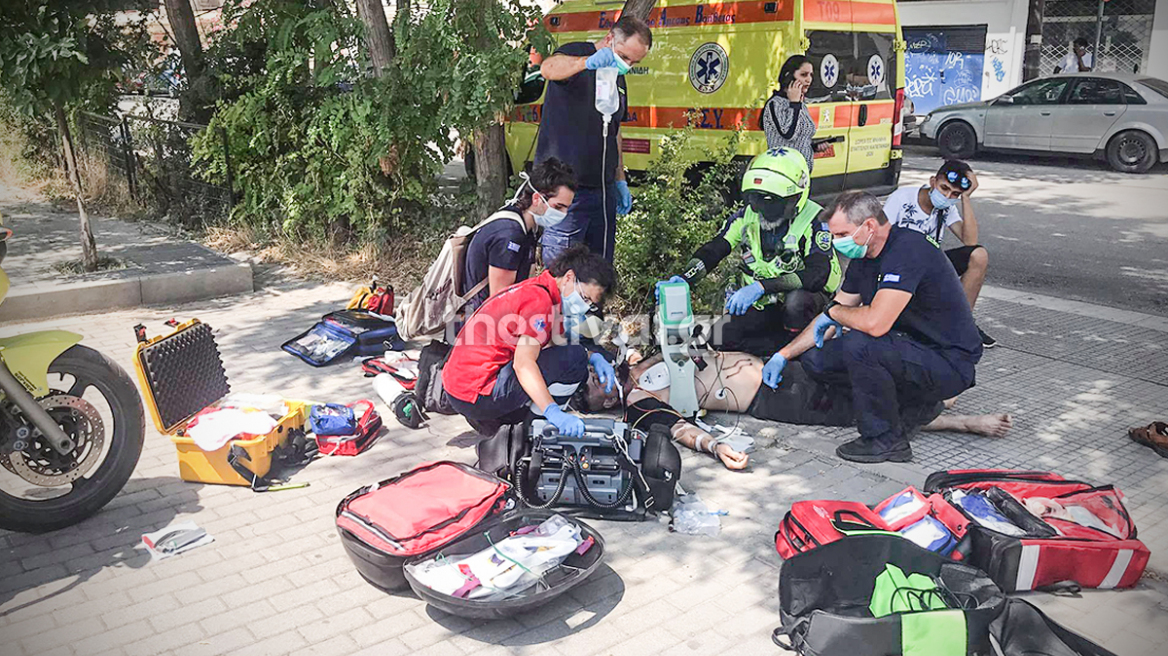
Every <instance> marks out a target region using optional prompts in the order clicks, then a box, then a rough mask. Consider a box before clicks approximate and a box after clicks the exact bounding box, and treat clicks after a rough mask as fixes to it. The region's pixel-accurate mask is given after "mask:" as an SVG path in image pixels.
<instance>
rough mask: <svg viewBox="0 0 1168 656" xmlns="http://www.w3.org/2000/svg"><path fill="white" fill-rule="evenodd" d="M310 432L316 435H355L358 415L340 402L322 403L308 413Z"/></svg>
mask: <svg viewBox="0 0 1168 656" xmlns="http://www.w3.org/2000/svg"><path fill="white" fill-rule="evenodd" d="M308 432H310V433H312V434H314V435H355V434H356V433H357V417H356V416H354V415H353V409H352V408H350V407H349V406H347V405H343V404H340V403H320V404H317V405H314V406H312V410H310V411H309V413H308Z"/></svg>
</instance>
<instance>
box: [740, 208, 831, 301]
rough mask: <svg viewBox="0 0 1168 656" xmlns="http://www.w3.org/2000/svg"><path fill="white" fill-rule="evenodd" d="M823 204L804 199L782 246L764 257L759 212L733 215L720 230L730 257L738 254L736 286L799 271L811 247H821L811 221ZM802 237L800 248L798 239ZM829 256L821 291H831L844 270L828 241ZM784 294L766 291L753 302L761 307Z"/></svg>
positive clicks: (749, 211)
mask: <svg viewBox="0 0 1168 656" xmlns="http://www.w3.org/2000/svg"><path fill="white" fill-rule="evenodd" d="M821 211H823V207H822V206H821V205H819V204H818V203H816V202H814V201H810V200H809V201H807V204H806V205H804V206H803V210H802V211H801V212H799V214H798V216H796V217H795V219H794V221H793V222H792V223H791V226H790V228H789V229H788V230H787V235H786V236H785V237H784V238H783V244H782V248H780V249H779V250H778V251H776V252H775V253H774V254H773V255H772V256H771V259H769V260H767V259H766V258H765V256H764V255H763V249H762V235H761V232H762V228H761V226H760V222H759V221H760V220H759V216H758V214H756V213H755V212H754V210H752V209H750V208H749V207H747V208H746V211H745V212H743V213H742V216H740V217H738V218H737V219H735V220H734V221H733V222H732V223H731V224H730V225H729V226H727V227H726V229H725V230H724V231H723V232H722V236H723V238H724V239H725V240H726V241H728V242H729V243H730V248H731V251H730V253H731V257H733V256H734V255H735V254H737V255H738V256H739V258H740V266H739V267H738V282H739V283H740V284H739V285H738V287H737V288H741V287H745V286H746V285H749V284H752V283H753V282H754V281H755V280H756V279H766V278H777V277H779V276H780V275H782V274H784V273H796V272H798V271H802V270H803V269H804V268H805V266H804V263H803V258H804V257H806V256H809V255H811V252H812V249H815V248H820V246H817V245H816V244H815V234H814V233H815V227H814V222H815V219H816V217H818V216H819V213H820V212H821ZM800 240H802V241H803V248H802V249H800V248H799V241H800ZM828 256H829V257H830V258H831V274H829V275H828V278H827V285H826V286H825V287H824V291H825V292H827V293H828V294H834V293H835V291H836V290H837V289H839V286H840V283H841V282H842V281H843V270H842V268H841V267H840V262H839V258H838V257H837V256H836V253H835V249H834V248H831V247H830V243H829V244H828ZM785 296H786V294H785V293H781V294H766V295H764V296H763V297H762V298H760V299H759V300H758V302H757V303H755V306H756V307H758V308H760V309H761V308H762V307H764V306H766V305H770V304H772V303H776V302H781V301H782V300H783V298H784V297H785Z"/></svg>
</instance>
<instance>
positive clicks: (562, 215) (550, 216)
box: [531, 194, 568, 228]
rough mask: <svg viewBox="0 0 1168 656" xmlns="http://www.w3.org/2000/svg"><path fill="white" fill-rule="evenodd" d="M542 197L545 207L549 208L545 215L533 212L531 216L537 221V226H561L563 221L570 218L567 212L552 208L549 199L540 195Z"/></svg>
mask: <svg viewBox="0 0 1168 656" xmlns="http://www.w3.org/2000/svg"><path fill="white" fill-rule="evenodd" d="M540 197H541V198H542V199H543V202H544V205H546V206H547V210H546V211H545V212H544V213H543V214H536V213H535V211H534V210H532V212H531V216H532V218H534V219H535V223H536V225H538V226H540V227H541V228H550V227H552V226H555V225H559V223H560V222H561V221H563V220H564V219H566V218H568V213H567V212H565V211H563V210H558V209H556V208H554V207H552V206H551V204H550V203H548V202H547V198H543V194H540ZM532 202H533V203H534V202H535V201H534V200H532Z"/></svg>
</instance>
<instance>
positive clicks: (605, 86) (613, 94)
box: [596, 66, 620, 116]
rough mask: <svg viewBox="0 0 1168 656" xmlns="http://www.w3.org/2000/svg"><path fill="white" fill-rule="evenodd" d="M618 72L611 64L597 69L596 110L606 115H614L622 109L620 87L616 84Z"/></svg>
mask: <svg viewBox="0 0 1168 656" xmlns="http://www.w3.org/2000/svg"><path fill="white" fill-rule="evenodd" d="M618 74H619V71H617V69H616V68H614V67H611V66H610V67H606V68H601V69H597V71H596V111H598V112H600V113H601V114H603V115H605V116H612V115H613V114H615V113H616V112H617V110H618V109H620V89H619V88H618V87H617V84H616V80H617V76H618Z"/></svg>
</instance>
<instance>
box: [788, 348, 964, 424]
mask: <svg viewBox="0 0 1168 656" xmlns="http://www.w3.org/2000/svg"><path fill="white" fill-rule="evenodd" d="M799 361H800V362H802V363H803V370H804V371H805V372H806V373H807V375H808V376H809V377H810V378H811V379H813V380H816V381H818V382H822V383H826V384H828V385H831V386H833V388H835V389H840V388H846V389H847V390H850V392H851V395H852V407H853V412H855V415H856V426H857V427H858V428H859V429H860V437H862V438H869V439H874V440H877V441H879V442H881V443H885V444H896V443H899V442H903V441H905V440H907V439H908V438H909V436H910V435H911V434H912V432H913V431H915V430H916V429H917V428H919V427H920V426H921V425H922V424H923V423H924V421H925V419H926V418H932V417H933V416H935V414H936V413H935V410H934V408H935V406H936V404H937V402H938V401H943V400H945V399H950V398H953V397H955V396H957V395H958V394H960V393H962V392H964V391H965V390H967V389H969V388H970V387H972V386H973V382H974V376H973V365H972V364H971V365H969V367H968V371H962V370H960V369H958V368H957V367H956V366H954V364H953V363H951V362H950V361H949V360H947V359H946V358H944V357H943V356H942V355H941V354H940V353H939V352H938V351H937V350H936V349H932V348H929V347H927V346H925V345H924V344H921V343H920V342H918V341H916V340H914V339H912V338H911V337H909V336H907V335H905V334H904V333H888V334H887V335H884V336H883V337H872V336H870V335H867V334H866V333H862V332H860V331H858V330H852V331H848V332H846V333H844V335H843V336H842V337H840V338H838V339H833V340H830V341H828V342H826V343H825V344H824V345H823V348H821V349H812V350H810V351H808V352H806V353H804V354H803V356H802V357H801V358H800V359H799ZM840 391H841V392H843V391H844V390H842V389H841V390H840Z"/></svg>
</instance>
